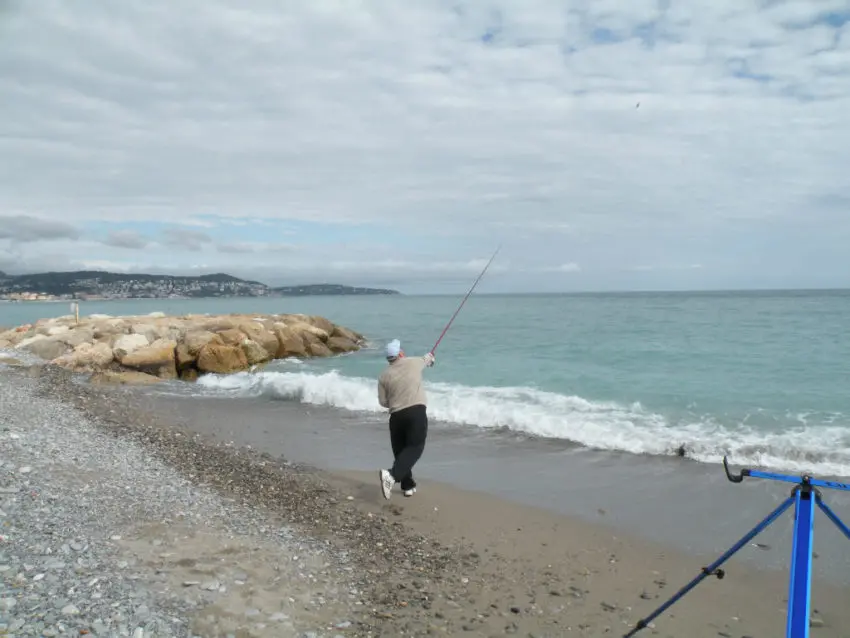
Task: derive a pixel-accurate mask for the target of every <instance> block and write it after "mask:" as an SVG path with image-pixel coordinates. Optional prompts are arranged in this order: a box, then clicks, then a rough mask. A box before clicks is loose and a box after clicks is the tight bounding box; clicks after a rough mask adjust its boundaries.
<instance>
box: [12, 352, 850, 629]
mask: <svg viewBox="0 0 850 638" xmlns="http://www.w3.org/2000/svg"><path fill="white" fill-rule="evenodd" d="M0 374H2V375H3V376H6V375H15V376H17V377H18V378H19V379H24V380H25V382H26V383H29V384H33V383H37V384H38V385H39V386H40V387H41V390H40V393H41V394H44V393H45V392H47V393H49V394H50V395H51V396H54V397H56V398H58V399H59V400H61V401H63V402H65V403H67V404H69V405H75V406H76V409H78V410H81V411H82V413H83V414H85V415H87V416H88V417H89V418H91V419H93V421H94V422H96V423H97V424H98V426H97V427H98V429H100V430H102V431H103V432H104V433H105V434H107V435H108V436H110V437H113V438H115V439H116V440H118V441H121V440H124V441H135V442H137V443H138V444H140V445H141V446H142V447H143V448H144V449H146V450H148V451H149V452H150V453H152V454H154V456H155V457H157V458H159V459H160V460H161V461H162V462H164V463H166V464H167V465H169V466H170V467H174V468H175V469H176V470H177V471H178V472H179V473H181V474H182V475H183V476H185V477H187V479H188V480H191V482H192V483H193V484H195V485H199V484H200V485H203V486H205V489H213V490H215V491H216V492H218V493H220V494H222V496H223V497H227V498H235V503H234V506H237V505H238V506H240V507H251V508H258V509H260V510H263V511H264V512H268V513H269V514H274V515H275V516H276V517H278V518H280V519H281V520H282V521H285V522H286V524H287V525H290V526H293V527H294V528H295V529H297V530H298V534H300V535H302V536H304V537H308V538H313V539H315V540H318V541H321V542H325V543H328V544H329V546H332V547H333V548H334V551H336V552H342V553H344V554H345V555H346V556H348V558H349V560H350V561H351V563H350V565H351V567H352V569H353V570H354V573H355V574H358V575H359V576H360V578H361V585H360V587H361V589H360V590H358V591H359V592H360V594H362V595H361V599H362V602H363V603H364V604H363V605H360V606H359V607H361V608H362V609H360V610H359V611H358V610H357V608H356V607H352V610H353V611H352V614H351V615H350V618H349V621H347V622H350V625H347V626H346V627H345V629H344V631H340V630H339V629H338V628H334V627H331V626H329V627H328V630H329V631H331V632H332V633H331V634H329V635H331V636H334V635H337V634H343V635H358V636H361V635H362V636H366V635H372V636H404V635H408V636H413V635H415V636H419V635H423V636H424V635H450V636H453V635H470V636H494V635H505V634H514V633H516V634H518V635H537V636H560V635H567V632H569V635H588V636H591V635H593V636H595V635H622V634H624V633H626V632H627V631H628V630H629V629H630V628H631V627H633V626H634V625H635V623H636V622H637V621H638V620H639V619H640V617H642V616H644V615H646V614H647V613H648V612H650V611H651V610H652V609H654V608H655V607H657V606H658V605H659V604H661V603H662V602H663V601H664V600H665V599H666V597H668V596H669V595H671V594H672V593H673V592H674V591H675V590H676V589H678V588H679V587H680V586H682V585H684V584H685V583H686V582H687V581H689V580H690V579H691V578H693V577H694V576H695V575H696V574H697V573H698V572H699V569H700V568H701V566H702V565H703V564H704V563H703V562H701V560H703V558H704V557H700V556H693V555H688V554H685V553H683V552H680V551H678V550H676V549H671V548H670V547H669V546H667V545H666V544H663V543H651V542H648V541H644V540H639V539H636V538H634V537H632V536H630V535H628V534H622V533H620V532H619V531H618V530H614V529H612V528H611V527H607V526H605V525H603V524H601V523H590V522H587V521H583V520H580V519H577V518H575V517H565V516H561V515H557V514H554V513H552V512H549V511H546V510H543V509H540V508H536V507H533V506H527V505H521V504H518V503H514V502H509V501H506V500H504V499H501V498H498V497H495V496H492V495H489V494H484V493H482V492H476V491H472V490H459V489H456V488H454V487H452V486H450V485H447V484H444V483H437V482H433V481H431V480H428V481H427V488H426V489H424V490H420V492H421V493H420V494H417V496H416V497H415V498H414V499H403V498H401V497H400V495H398V494H394V496H393V499H392V500H391V501H390V502H385V501H383V499H382V498H381V497H380V494H379V490H378V488H377V484H376V482H375V481H372V480H371V474H370V473H369V472H367V473H362V472H357V471H340V472H330V473H329V472H325V471H321V470H317V469H315V468H311V467H307V466H301V465H296V464H292V463H290V462H287V461H281V460H280V459H276V458H274V457H273V456H272V455H268V454H263V453H261V452H258V451H256V450H251V449H247V448H244V447H242V446H239V445H236V444H233V445H231V444H229V443H227V442H223V441H222V440H221V439H219V440H214V439H213V437H211V436H201V435H199V434H198V433H197V432H193V431H192V430H191V429H189V428H186V427H184V426H183V425H181V424H180V423H179V422H180V420H181V418H182V416H183V415H180V414H174V415H172V418H167V419H166V418H163V416H162V415H160V414H153V413H152V412H151V411H149V410H144V409H142V410H140V409H139V406H138V401H137V400H135V399H133V396H138V395H134V394H133V391H132V390H130V389H128V388H124V387H109V388H104V387H92V386H87V385H84V384H79V383H77V382H76V381H74V380H73V378H72V375H71V374H70V373H67V372H64V371H61V370H56V369H51V368H50V367H32V368H20V369H17V370H14V371H12V370H10V371H2V372H0ZM27 377H32V378H31V379H27ZM128 399H129V400H128ZM144 400H145V401H146V402H154V403H155V401H156V398H155V397H151V396H147V397H145V399H144ZM373 483H375V484H374V485H373ZM713 558H714V557H708V560H712V559H713ZM724 567H726V568H727V570H728V571H729V577H727V578H726V579H724V580H723V581H721V582H720V583H719V584H712V583H711V581H713V580H714V579H709V580H707V581H706V582H704V583H703V584H701V585H700V586H699V587H698V588H697V590H695V591H694V592H692V593H690V594H689V595H688V596H687V597H686V598H685V599H683V600H681V601H680V602H678V603H677V604H676V605H675V606H674V607H673V608H671V610H669V611H668V612H667V613H665V614H664V615H662V616H661V617H660V618H659V619H657V620H656V622H655V629H649V628H648V629H645V630H644V631H643V632H641V633H640V634H638V635H663V636H684V635H687V636H693V637H694V638H702V637H703V636H705V637H706V638H707V637H708V636H717V635H718V632H725V633H726V634H727V635H730V636H740V635H753V636H761V635H770V634H775V635H778V634H779V632H781V631H782V628H783V626H784V619H785V615H784V609H783V603H782V601H783V598H784V597H785V595H786V582H787V576H785V574H787V569H786V570H785V574H783V575H782V577H777V576H778V575H777V574H775V573H769V572H764V571H760V570H757V569H753V568H751V567H750V566H749V565H747V564H746V563H745V562H744V561H743V560H741V559H738V558H737V557H736V558H733V559H732V560H730V561H729V563H727V565H725V566H724ZM344 575H345V573H344V572H340V573H338V574H331V575H330V576H329V577H330V578H333V577H337V578H339V579H340V580H342V579H343V577H344ZM715 582H716V581H715ZM293 586H294V587H296V588H297V587H298V585H297V584H295V585H293ZM848 591H850V590H848V589H847V588H842V587H835V586H832V585H828V584H825V583H822V582H820V581H818V580H816V581H815V583H814V585H813V607H814V608H815V609H816V610H817V613H816V614H814V616H813V617H814V618H815V619H816V620H815V623H816V626H817V627H818V630H817V635H818V636H840V635H842V634H841V633H840V632H841V627H843V626H847V625H848V624H850V611H846V610H845V609H844V607H845V606H844V605H842V602H843V601H845V600H846V599H847V595H848ZM293 617H294V616H293ZM334 632H335V633H334ZM203 635H219V634H215V633H214V632H213V633H207V634H203ZM221 635H223V634H221ZM278 635H280V634H278ZM316 635H319V634H316ZM721 635H723V634H721Z"/></svg>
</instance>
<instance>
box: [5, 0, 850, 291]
mask: <svg viewBox="0 0 850 638" xmlns="http://www.w3.org/2000/svg"><path fill="white" fill-rule="evenodd" d="M0 96H2V98H0V270H2V271H5V272H7V273H23V272H40V271H45V270H76V269H104V270H111V271H131V272H153V273H172V274H203V273H209V272H227V273H230V274H233V275H236V276H240V277H246V278H250V279H255V280H259V281H263V282H265V283H268V284H271V285H287V284H302V283H321V282H330V283H342V284H350V285H364V286H381V287H390V288H394V289H397V290H400V291H402V292H407V293H418V292H456V291H463V290H466V289H467V288H468V287H469V285H470V284H471V283H472V280H474V278H475V277H476V276H477V275H478V273H479V271H480V270H481V268H482V267H483V265H484V264H485V263H486V262H487V260H488V259H489V257H490V255H491V254H492V253H493V251H494V250H495V249H496V248H497V247H498V246H501V249H500V252H499V255H498V256H497V258H496V260H495V261H494V263H493V265H492V267H491V269H490V270H489V271H488V273H487V275H486V276H485V278H484V279H483V280H482V282H481V285H480V287H479V289H478V290H479V291H481V292H488V291H490V292H506V291H524V292H531V291H546V292H556V291H565V292H568V291H590V290H647V289H652V290H680V289H686V290H687V289H729V288H808V287H845V286H850V179H848V175H850V4H848V1H847V0H787V1H785V2H777V1H762V2H753V1H749V0H681V1H673V0H653V1H647V0H629V1H628V2H623V1H621V0H618V1H614V0H593V1H592V2H590V1H586V2H585V1H578V0H576V1H568V0H561V1H554V0H478V1H477V2H467V3H464V2H457V1H448V0H446V1H444V0H430V1H424V0H405V1H404V2H398V1H397V0H393V1H390V0H369V1H368V2H367V1H365V0H359V1H358V0H348V1H346V2H343V1H339V0H320V1H314V2H301V1H296V0H283V1H281V0H255V1H254V2H250V3H245V2H237V1H236V0H229V1H225V0H204V2H194V3H189V2H185V1H180V0H176V1H175V0H145V1H144V2H128V1H127V0H100V1H99V2H82V3H80V2H78V3H69V2H67V1H65V0H39V1H38V2H32V1H30V0H0Z"/></svg>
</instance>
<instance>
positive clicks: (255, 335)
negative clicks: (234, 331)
mask: <svg viewBox="0 0 850 638" xmlns="http://www.w3.org/2000/svg"><path fill="white" fill-rule="evenodd" d="M239 330H241V331H242V332H244V333H245V334H246V335H247V336H248V337H249V338H250V339H251V340H253V341H256V342H257V343H258V344H260V345H261V346H262V347H263V349H264V350H265V351H266V352H270V353H271V354H272V355H274V354H275V353H276V352H277V349H278V346H279V345H280V343H279V342H278V340H277V337H276V336H275V334H274V332H273V331H272V330H270V329H269V328H268V327H267V326H266V325H265V322H260V321H248V322H244V323H240V324H239Z"/></svg>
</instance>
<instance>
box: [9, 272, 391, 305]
mask: <svg viewBox="0 0 850 638" xmlns="http://www.w3.org/2000/svg"><path fill="white" fill-rule="evenodd" d="M364 294H372V295H374V294H384V295H386V294H399V293H398V292H397V291H395V290H385V289H380V288H362V287H353V286H342V285H339V284H308V285H300V286H284V287H277V288H272V287H270V286H268V285H266V284H264V283H261V282H259V281H250V280H245V279H239V278H238V277H234V276H233V275H228V274H226V273H213V274H208V275H199V276H191V277H190V276H182V275H151V274H147V273H114V272H107V271H100V270H78V271H72V272H45V273H34V274H26V275H5V274H3V273H0V298H5V299H15V300H17V299H22V300H32V299H86V298H100V299H140V298H154V299H156V298H169V297H171V298H184V297H189V298H206V297H270V296H272V297H277V296H304V295H364Z"/></svg>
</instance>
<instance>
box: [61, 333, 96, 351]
mask: <svg viewBox="0 0 850 638" xmlns="http://www.w3.org/2000/svg"><path fill="white" fill-rule="evenodd" d="M59 338H60V339H61V340H62V341H63V342H65V343H67V344H68V345H69V346H70V347H72V348H76V347H77V346H79V345H81V344H83V343H91V342H92V341H93V340H94V338H95V337H94V330H92V329H91V328H78V329H76V330H72V331H71V332H65V333H62V335H61V336H60V337H59Z"/></svg>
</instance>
